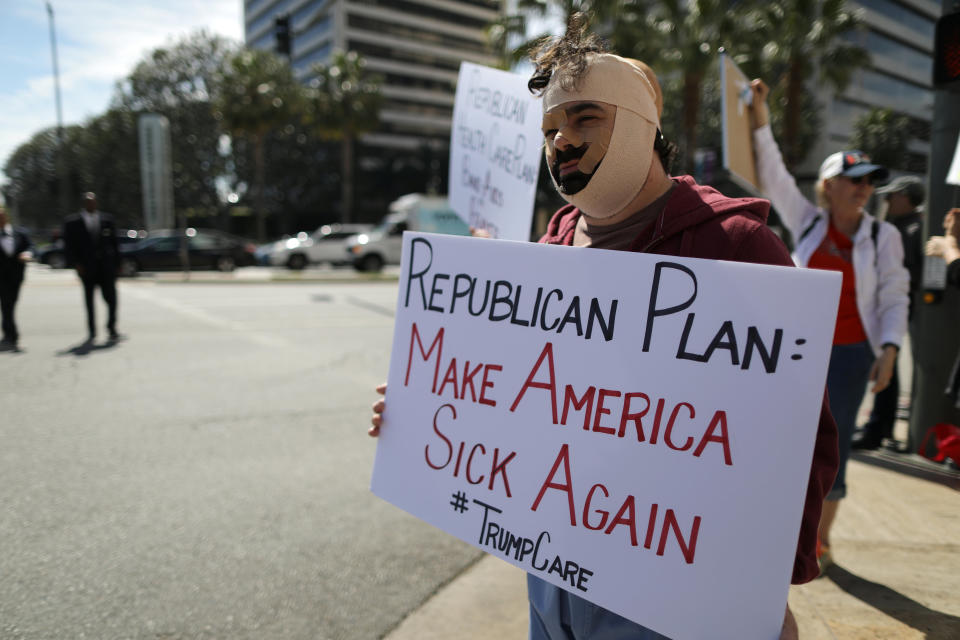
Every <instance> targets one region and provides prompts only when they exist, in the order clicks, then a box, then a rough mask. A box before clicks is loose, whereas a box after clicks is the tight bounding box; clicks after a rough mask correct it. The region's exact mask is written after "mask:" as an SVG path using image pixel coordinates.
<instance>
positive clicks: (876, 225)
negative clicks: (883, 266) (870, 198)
mask: <svg viewBox="0 0 960 640" xmlns="http://www.w3.org/2000/svg"><path fill="white" fill-rule="evenodd" d="M878 235H880V221H879V220H877V219H876V218H874V219H873V223H872V224H871V225H870V239H871V240H873V266H874V268H876V266H877V261H878V260H879V259H880V250H879V248H878V247H879V243H878V242H877V236H878Z"/></svg>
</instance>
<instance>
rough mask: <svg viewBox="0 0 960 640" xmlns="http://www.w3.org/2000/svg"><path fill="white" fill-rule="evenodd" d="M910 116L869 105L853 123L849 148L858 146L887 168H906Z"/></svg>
mask: <svg viewBox="0 0 960 640" xmlns="http://www.w3.org/2000/svg"><path fill="white" fill-rule="evenodd" d="M910 130H911V127H910V118H908V117H907V116H905V115H903V114H900V113H896V112H895V111H892V110H890V109H871V110H870V111H869V112H867V113H865V114H864V115H863V116H861V117H860V118H859V119H857V121H856V123H855V124H854V126H853V133H852V134H851V135H850V148H852V149H860V150H861V151H863V152H865V153H866V154H867V155H869V156H870V159H871V160H872V161H873V162H876V163H877V164H881V165H883V166H885V167H888V168H890V169H906V168H907V167H906V161H907V145H908V143H909V142H910V138H911V132H910Z"/></svg>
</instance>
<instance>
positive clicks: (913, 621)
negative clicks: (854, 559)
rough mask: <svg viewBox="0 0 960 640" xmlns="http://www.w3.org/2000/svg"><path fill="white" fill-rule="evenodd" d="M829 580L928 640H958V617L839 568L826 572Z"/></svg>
mask: <svg viewBox="0 0 960 640" xmlns="http://www.w3.org/2000/svg"><path fill="white" fill-rule="evenodd" d="M827 577H828V578H829V579H830V580H832V581H833V583H834V584H835V585H837V586H838V587H840V588H841V589H843V590H844V591H846V592H847V593H849V594H850V595H852V596H853V597H855V598H857V599H858V600H860V601H862V602H864V603H866V604H868V605H870V606H871V607H873V608H875V609H877V610H879V611H882V612H883V613H885V614H886V615H888V616H890V617H891V618H895V619H897V620H899V621H900V622H902V623H903V624H905V625H907V626H910V627H913V628H914V629H916V630H917V631H920V632H923V633H924V634H925V636H924V637H925V638H926V639H927V640H956V638H957V630H958V629H960V618H958V617H957V616H954V615H950V614H949V613H943V612H941V611H936V610H934V609H930V608H928V607H925V606H924V605H922V604H920V603H919V602H917V601H916V600H912V599H910V598H908V597H907V596H905V595H903V594H902V593H900V592H898V591H894V590H893V589H891V588H890V587H888V586H886V585H882V584H880V583H877V582H871V581H870V580H867V579H866V578H861V577H860V576H858V575H856V574H855V573H850V572H849V571H847V570H846V569H844V568H843V567H840V566H838V565H833V566H831V567H830V568H829V569H827Z"/></svg>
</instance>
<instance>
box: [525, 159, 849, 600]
mask: <svg viewBox="0 0 960 640" xmlns="http://www.w3.org/2000/svg"><path fill="white" fill-rule="evenodd" d="M673 183H674V185H675V186H674V189H673V192H672V193H671V194H670V198H669V199H668V200H667V204H666V206H665V207H664V209H663V212H661V213H660V216H659V217H658V218H657V219H656V221H655V222H654V223H653V224H652V225H649V226H648V227H647V228H646V229H644V230H643V231H641V232H640V234H639V235H638V236H637V238H636V239H635V240H634V242H633V245H632V246H631V251H637V252H643V253H656V254H660V255H669V256H680V257H685V258H708V259H711V260H732V261H735V262H755V263H760V264H774V265H789V266H792V265H793V261H792V260H791V259H790V253H789V251H787V248H786V247H785V246H784V244H783V242H781V241H780V239H779V238H778V237H777V236H776V235H775V234H774V233H773V232H772V231H771V230H770V228H769V227H767V225H766V220H767V214H768V213H769V212H770V203H769V202H767V201H766V200H759V199H757V198H728V197H726V196H724V195H723V194H721V193H720V192H719V191H717V190H715V189H713V188H711V187H704V186H701V185H698V184H697V183H696V182H695V181H694V179H693V178H691V177H690V176H680V177H675V178H673ZM579 219H580V211H579V209H577V208H576V207H574V206H573V205H567V206H565V207H563V208H562V209H560V210H559V211H557V212H556V213H555V214H554V215H553V218H551V220H550V223H549V224H548V225H547V232H546V234H544V236H543V237H542V238H541V239H540V242H542V243H546V244H559V245H568V246H569V245H572V244H573V236H574V231H575V230H576V228H577V221H578V220H579ZM838 465H839V455H838V453H837V425H836V423H835V422H834V421H833V416H832V415H831V414H830V409H829V407H828V405H827V398H826V394H824V399H823V405H822V407H821V409H820V424H819V426H818V428H817V439H816V443H815V445H814V449H813V461H812V463H811V466H810V480H809V483H808V485H807V497H806V500H805V502H804V506H803V519H802V521H801V523H800V537H799V540H798V542H797V553H796V556H795V557H794V561H793V576H792V578H791V582H792V583H793V584H802V583H804V582H809V581H810V580H813V579H814V578H816V577H817V575H819V572H820V570H819V568H818V566H817V555H816V546H817V527H818V525H819V523H820V510H821V507H822V505H823V499H824V498H825V497H826V495H827V493H828V492H829V491H830V487H831V486H833V479H834V477H835V476H836V475H837V467H838ZM758 535H762V532H758ZM749 549H750V541H749V540H744V541H742V547H741V548H739V549H737V550H733V552H735V553H745V554H747V555H746V557H747V560H749Z"/></svg>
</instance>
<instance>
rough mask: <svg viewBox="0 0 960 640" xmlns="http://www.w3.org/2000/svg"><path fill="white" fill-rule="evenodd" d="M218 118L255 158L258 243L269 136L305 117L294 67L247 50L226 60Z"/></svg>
mask: <svg viewBox="0 0 960 640" xmlns="http://www.w3.org/2000/svg"><path fill="white" fill-rule="evenodd" d="M214 104H215V112H214V117H215V118H217V119H218V120H220V121H221V122H222V123H223V126H224V127H225V128H226V130H227V132H228V133H229V134H230V135H231V136H236V137H240V138H244V139H245V140H246V141H247V142H248V143H249V144H250V146H251V148H252V152H253V209H254V212H255V214H256V220H257V230H256V234H257V239H258V240H261V241H263V240H265V239H266V235H267V223H266V220H267V215H268V213H269V211H268V197H267V192H266V190H267V184H266V154H267V144H268V141H269V136H270V134H271V133H272V132H275V131H278V130H280V129H282V128H284V127H286V126H293V125H294V124H295V123H297V122H298V121H299V119H300V117H301V113H302V108H303V91H302V87H301V85H300V84H299V83H298V82H297V80H296V79H295V78H294V76H293V71H292V70H291V69H290V65H289V64H287V62H286V61H285V60H284V59H282V58H281V57H280V56H278V55H276V54H275V53H273V52H270V51H263V50H255V49H245V50H242V51H240V52H238V53H236V54H235V55H233V56H231V57H230V58H228V59H227V61H226V63H225V65H224V67H223V69H222V71H221V73H220V75H219V77H218V79H217V91H216V97H215V103H214Z"/></svg>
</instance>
